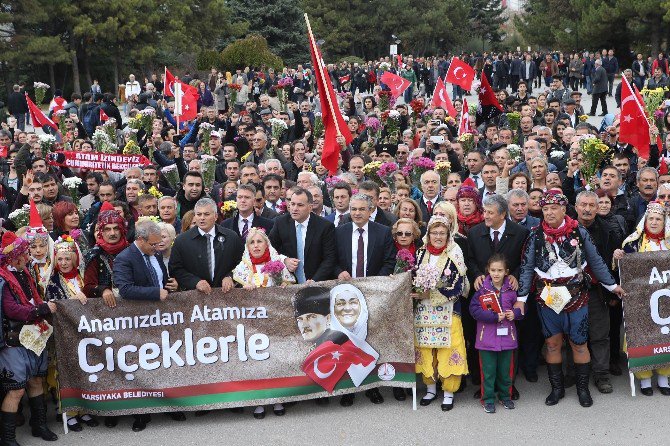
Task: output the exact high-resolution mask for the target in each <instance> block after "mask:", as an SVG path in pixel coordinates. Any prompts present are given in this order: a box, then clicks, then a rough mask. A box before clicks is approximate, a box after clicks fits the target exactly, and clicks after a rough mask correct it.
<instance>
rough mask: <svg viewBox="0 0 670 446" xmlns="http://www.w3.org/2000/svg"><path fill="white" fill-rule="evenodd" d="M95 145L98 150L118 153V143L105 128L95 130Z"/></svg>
mask: <svg viewBox="0 0 670 446" xmlns="http://www.w3.org/2000/svg"><path fill="white" fill-rule="evenodd" d="M92 139H93V147H95V151H96V152H102V153H116V145H114V144H113V143H112V140H111V139H109V135H108V134H107V132H105V131H104V130H101V129H98V130H96V131H95V132H93V138H92Z"/></svg>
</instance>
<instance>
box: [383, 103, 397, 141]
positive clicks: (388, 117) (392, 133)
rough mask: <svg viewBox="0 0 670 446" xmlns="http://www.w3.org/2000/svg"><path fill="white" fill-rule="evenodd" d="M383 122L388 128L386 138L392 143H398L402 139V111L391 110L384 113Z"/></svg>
mask: <svg viewBox="0 0 670 446" xmlns="http://www.w3.org/2000/svg"><path fill="white" fill-rule="evenodd" d="M382 122H383V123H384V130H386V140H387V141H388V142H389V143H390V144H397V143H398V141H399V140H400V112H399V111H398V110H389V111H387V112H384V113H382Z"/></svg>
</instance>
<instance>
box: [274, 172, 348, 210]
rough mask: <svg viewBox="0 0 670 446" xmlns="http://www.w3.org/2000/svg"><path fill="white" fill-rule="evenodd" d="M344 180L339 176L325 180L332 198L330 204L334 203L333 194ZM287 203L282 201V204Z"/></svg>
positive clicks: (328, 177)
mask: <svg viewBox="0 0 670 446" xmlns="http://www.w3.org/2000/svg"><path fill="white" fill-rule="evenodd" d="M343 181H344V180H343V179H342V178H340V177H337V176H327V177H326V179H325V181H324V182H325V183H326V190H327V191H328V195H329V196H330V202H331V203H334V199H333V192H334V191H335V185H336V184H337V183H342V182H343ZM285 202H286V201H285V200H284V201H282V203H285Z"/></svg>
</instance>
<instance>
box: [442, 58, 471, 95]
mask: <svg viewBox="0 0 670 446" xmlns="http://www.w3.org/2000/svg"><path fill="white" fill-rule="evenodd" d="M446 80H447V82H450V83H452V84H455V85H458V86H459V87H461V88H463V90H470V88H472V81H473V80H475V70H474V69H473V68H472V67H471V66H470V65H468V64H466V63H465V62H463V61H462V60H461V59H459V58H458V57H454V58H452V59H451V63H450V64H449V71H447V78H446Z"/></svg>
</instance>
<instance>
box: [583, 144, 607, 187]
mask: <svg viewBox="0 0 670 446" xmlns="http://www.w3.org/2000/svg"><path fill="white" fill-rule="evenodd" d="M579 145H580V147H581V151H582V155H583V156H584V163H583V165H582V167H581V168H580V169H579V170H580V172H581V177H582V181H584V182H585V184H584V185H585V186H586V184H588V185H590V186H591V188H592V189H593V190H595V189H597V184H598V176H597V173H598V170H600V166H601V165H602V164H603V162H606V163H608V162H609V161H607V160H608V159H611V158H612V151H611V149H610V148H609V146H608V145H607V144H604V143H603V142H602V141H600V140H599V139H598V138H595V137H593V138H584V139H582V140H581V141H579Z"/></svg>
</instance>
